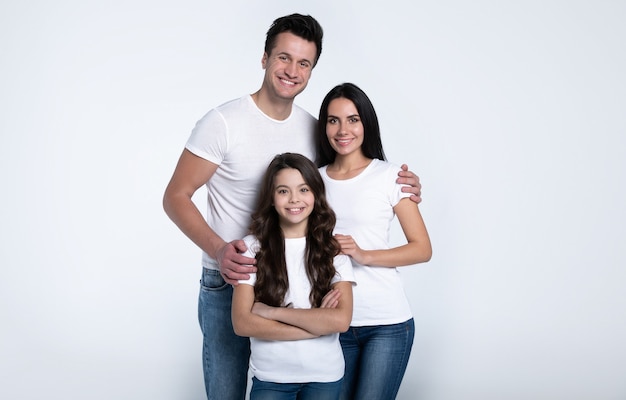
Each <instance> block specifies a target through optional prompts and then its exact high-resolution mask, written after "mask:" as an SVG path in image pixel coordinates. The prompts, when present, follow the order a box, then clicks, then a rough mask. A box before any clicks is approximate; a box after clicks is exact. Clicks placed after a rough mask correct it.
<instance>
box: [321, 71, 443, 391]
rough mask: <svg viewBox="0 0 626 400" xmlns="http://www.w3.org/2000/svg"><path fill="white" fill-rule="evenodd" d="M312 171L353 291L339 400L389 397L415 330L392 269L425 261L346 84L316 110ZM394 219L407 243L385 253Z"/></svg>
mask: <svg viewBox="0 0 626 400" xmlns="http://www.w3.org/2000/svg"><path fill="white" fill-rule="evenodd" d="M317 147H318V152H317V154H318V166H320V167H321V168H320V172H321V174H322V178H323V179H324V182H325V183H326V188H327V192H326V193H327V196H328V202H329V203H330V205H331V206H332V207H333V209H334V210H335V212H336V213H337V226H336V227H335V232H336V236H335V237H336V238H337V239H338V241H339V243H340V245H341V251H342V253H343V254H347V255H349V256H351V258H352V261H353V265H354V276H355V277H356V282H357V284H358V285H357V286H355V288H354V311H353V315H352V322H351V324H350V329H349V330H348V331H347V332H345V333H342V334H341V336H340V341H341V346H342V349H343V353H344V358H345V363H346V372H345V376H344V384H343V389H342V397H341V398H342V399H379V400H380V399H394V398H395V397H396V395H397V393H398V389H399V387H400V383H401V381H402V377H403V376H404V372H405V370H406V366H407V363H408V360H409V355H410V352H411V347H412V345H413V336H414V333H415V328H414V324H413V318H412V314H411V310H410V308H409V303H408V301H407V298H406V296H405V294H404V291H403V289H402V280H401V277H400V275H399V272H398V270H397V269H396V267H399V266H405V265H412V264H416V263H420V262H426V261H428V260H430V257H431V254H432V250H431V245H430V239H429V236H428V233H427V231H426V227H425V225H424V221H423V220H422V217H421V215H420V212H419V209H418V207H417V205H416V204H415V203H413V202H412V201H411V200H410V199H409V198H408V196H409V193H403V192H402V190H401V187H402V186H401V185H398V184H396V183H395V176H396V174H397V172H398V171H399V170H400V167H397V166H395V165H392V164H390V163H388V162H386V161H385V155H384V152H383V148H382V143H381V138H380V129H379V126H378V118H377V116H376V112H375V111H374V107H373V105H372V103H371V101H370V100H369V98H368V97H367V95H366V94H365V93H364V92H363V91H362V90H361V89H359V88H358V87H357V86H355V85H354V84H351V83H345V84H342V85H339V86H336V87H335V88H333V89H332V90H331V91H330V92H329V93H328V94H327V95H326V97H325V98H324V101H323V103H322V105H321V108H320V114H319V120H318V133H317ZM394 215H397V217H398V220H399V221H400V225H401V227H402V230H403V232H404V235H405V237H406V239H407V243H406V244H404V245H402V246H398V247H394V248H390V245H389V237H388V236H389V229H390V223H391V221H392V220H393V218H394Z"/></svg>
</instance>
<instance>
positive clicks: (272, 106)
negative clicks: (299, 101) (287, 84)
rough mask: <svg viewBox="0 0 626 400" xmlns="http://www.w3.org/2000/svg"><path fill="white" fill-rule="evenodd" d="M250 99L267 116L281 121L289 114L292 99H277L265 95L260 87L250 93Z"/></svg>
mask: <svg viewBox="0 0 626 400" xmlns="http://www.w3.org/2000/svg"><path fill="white" fill-rule="evenodd" d="M251 97H252V100H253V101H254V103H255V104H256V106H257V107H259V109H260V110H261V111H263V113H264V114H265V115H267V116H268V117H270V118H272V119H275V120H278V121H282V120H285V119H287V118H288V117H289V116H290V115H291V108H292V106H293V99H291V100H285V99H277V98H272V97H270V96H268V95H267V93H266V92H265V91H263V90H262V89H261V90H259V91H257V92H256V93H253V94H251Z"/></svg>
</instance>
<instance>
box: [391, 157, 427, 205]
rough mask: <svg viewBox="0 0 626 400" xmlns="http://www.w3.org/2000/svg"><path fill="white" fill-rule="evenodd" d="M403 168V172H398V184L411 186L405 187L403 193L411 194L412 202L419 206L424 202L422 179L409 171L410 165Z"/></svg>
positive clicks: (404, 165)
mask: <svg viewBox="0 0 626 400" xmlns="http://www.w3.org/2000/svg"><path fill="white" fill-rule="evenodd" d="M401 168H402V171H400V172H398V179H396V183H399V184H405V185H411V186H405V187H403V188H402V191H403V192H405V193H411V200H412V201H414V202H415V203H416V204H419V203H420V202H421V201H422V185H421V184H420V178H419V176H417V175H415V174H414V173H413V172H411V171H409V166H408V165H406V164H402V167H401Z"/></svg>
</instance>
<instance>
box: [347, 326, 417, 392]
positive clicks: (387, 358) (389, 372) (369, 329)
mask: <svg viewBox="0 0 626 400" xmlns="http://www.w3.org/2000/svg"><path fill="white" fill-rule="evenodd" d="M414 336H415V324H414V322H413V318H411V319H410V320H408V321H406V322H402V323H400V324H393V325H379V326H357V327H352V326H351V327H350V329H348V331H347V332H345V333H342V334H341V335H340V336H339V340H340V341H341V348H342V349H343V356H344V358H345V360H346V373H345V375H344V377H343V380H344V384H343V387H342V390H341V399H342V400H353V399H357V400H387V399H389V400H392V399H395V398H396V396H397V394H398V390H399V389H400V383H402V378H403V377H404V372H405V371H406V367H407V364H408V362H409V356H410V355H411V348H412V347H413V338H414Z"/></svg>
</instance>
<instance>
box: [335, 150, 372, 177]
mask: <svg viewBox="0 0 626 400" xmlns="http://www.w3.org/2000/svg"><path fill="white" fill-rule="evenodd" d="M371 162H372V159H371V158H367V157H365V156H364V155H363V153H361V152H358V153H356V152H355V153H351V154H347V155H340V154H337V156H336V157H335V161H333V162H332V163H331V164H329V165H328V167H326V172H327V173H328V176H330V177H331V178H333V179H337V180H343V179H350V178H354V177H355V176H358V175H359V174H360V173H361V172H363V170H365V168H367V166H368V165H370V163H371Z"/></svg>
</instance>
